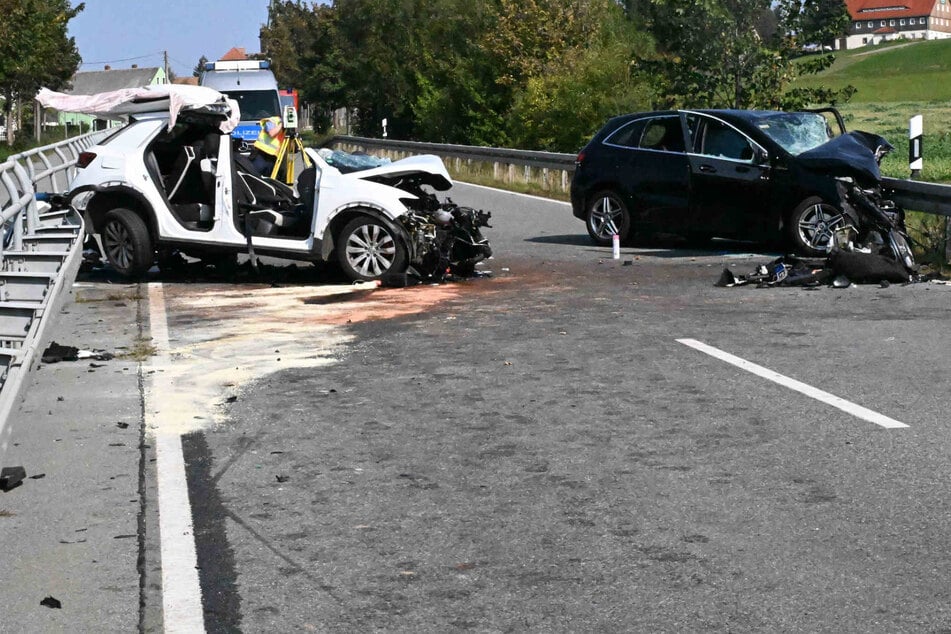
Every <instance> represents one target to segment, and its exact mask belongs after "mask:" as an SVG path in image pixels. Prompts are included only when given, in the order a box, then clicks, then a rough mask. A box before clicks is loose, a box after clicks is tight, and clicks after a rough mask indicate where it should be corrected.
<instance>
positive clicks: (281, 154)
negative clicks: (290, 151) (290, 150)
mask: <svg viewBox="0 0 951 634" xmlns="http://www.w3.org/2000/svg"><path fill="white" fill-rule="evenodd" d="M286 158H287V139H284V140H283V141H281V149H279V150H278V151H277V160H276V161H274V169H272V170H271V178H277V174H278V171H279V170H280V169H281V163H283V162H284V160H285V159H286Z"/></svg>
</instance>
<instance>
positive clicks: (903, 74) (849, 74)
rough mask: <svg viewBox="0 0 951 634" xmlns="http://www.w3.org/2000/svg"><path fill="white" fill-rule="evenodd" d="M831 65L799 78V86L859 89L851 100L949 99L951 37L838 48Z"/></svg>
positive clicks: (925, 100) (950, 95)
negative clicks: (849, 86) (822, 70)
mask: <svg viewBox="0 0 951 634" xmlns="http://www.w3.org/2000/svg"><path fill="white" fill-rule="evenodd" d="M835 55H836V61H835V64H833V66H832V68H830V69H829V70H827V71H825V72H823V73H820V74H819V75H814V76H810V77H806V78H803V79H801V80H800V81H799V82H798V83H797V85H801V86H816V85H822V86H830V87H836V88H838V87H844V86H846V85H848V84H852V85H853V86H855V87H856V88H857V89H858V92H856V94H855V96H854V97H853V98H852V102H851V103H854V104H858V103H883V102H895V101H916V102H927V101H948V100H951V39H949V40H932V41H928V42H924V41H918V42H914V41H899V42H895V43H890V44H887V45H881V46H869V47H863V48H859V49H853V50H851V51H842V52H837V53H836V54H835Z"/></svg>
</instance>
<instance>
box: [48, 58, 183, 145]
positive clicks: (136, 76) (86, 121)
mask: <svg viewBox="0 0 951 634" xmlns="http://www.w3.org/2000/svg"><path fill="white" fill-rule="evenodd" d="M167 83H168V81H167V80H166V77H165V69H164V68H161V67H150V68H138V67H137V66H133V67H132V68H116V69H113V68H111V67H110V66H106V68H105V70H96V71H86V72H81V73H76V74H75V75H73V79H72V85H73V87H72V88H71V89H70V90H67V91H65V92H66V93H68V94H70V95H95V94H97V93H100V92H109V91H111V90H122V89H123V88H142V87H143V86H151V85H152V84H167ZM57 122H58V124H59V125H69V126H78V125H80V124H82V125H83V126H84V128H86V129H92V130H102V129H104V128H109V127H115V126H117V125H121V122H118V121H108V120H106V119H97V118H96V117H95V116H94V115H89V114H82V113H78V112H60V113H59V117H58V118H57Z"/></svg>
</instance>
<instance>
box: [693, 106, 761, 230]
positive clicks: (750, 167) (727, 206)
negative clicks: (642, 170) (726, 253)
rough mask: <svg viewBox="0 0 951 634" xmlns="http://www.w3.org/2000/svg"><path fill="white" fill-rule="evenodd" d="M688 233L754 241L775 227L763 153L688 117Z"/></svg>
mask: <svg viewBox="0 0 951 634" xmlns="http://www.w3.org/2000/svg"><path fill="white" fill-rule="evenodd" d="M686 122H687V128H688V130H689V135H690V139H691V143H692V148H691V149H692V151H691V152H690V153H689V158H690V191H691V195H690V225H691V226H690V227H689V231H690V232H691V233H694V234H698V235H704V234H705V235H711V236H723V237H735V238H740V239H756V238H761V237H763V236H764V235H768V233H767V232H769V231H770V230H771V229H772V230H773V231H775V229H776V228H775V227H773V228H770V227H768V226H767V224H768V223H769V218H770V213H769V207H770V202H769V201H770V189H769V166H768V165H767V164H765V161H763V160H762V159H763V157H764V156H765V152H764V151H763V150H762V149H761V148H760V146H759V145H758V144H757V143H755V142H754V141H753V140H751V139H750V138H749V137H748V136H747V135H745V134H743V133H742V132H740V131H739V130H738V129H737V128H735V127H733V126H732V125H729V124H727V123H726V122H724V121H722V120H720V119H718V118H715V117H712V116H708V115H704V114H698V113H688V114H687V115H686Z"/></svg>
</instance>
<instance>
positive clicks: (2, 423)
mask: <svg viewBox="0 0 951 634" xmlns="http://www.w3.org/2000/svg"><path fill="white" fill-rule="evenodd" d="M107 133H108V132H107V131H102V132H93V133H90V134H87V135H84V136H81V137H76V138H74V139H69V140H66V141H61V142H59V143H55V144H52V145H47V146H44V147H41V148H36V149H34V150H29V151H27V152H23V153H21V154H16V155H14V156H11V157H10V158H9V159H7V160H6V161H4V162H3V163H0V221H2V224H0V227H2V240H0V466H2V464H3V456H4V454H5V453H6V449H7V445H8V443H9V439H10V432H11V425H10V424H9V418H10V413H11V412H12V411H13V408H14V406H15V405H16V403H17V401H18V400H19V398H20V395H21V393H22V390H23V388H24V385H25V383H26V381H25V379H26V377H27V376H28V375H29V372H30V370H31V369H32V367H33V365H34V364H35V363H36V362H37V361H38V360H39V358H40V355H39V354H38V351H41V350H42V347H43V345H44V344H45V337H46V333H47V332H49V330H50V327H51V323H52V322H53V321H54V320H55V318H56V316H57V315H58V313H59V311H60V308H61V307H62V304H63V301H64V300H65V298H66V296H67V295H68V291H69V290H70V289H71V288H72V283H73V279H74V278H75V276H76V272H77V270H78V268H79V264H80V261H81V259H82V233H83V224H82V218H81V217H80V216H79V214H77V213H76V212H75V211H74V210H72V209H66V210H58V211H57V210H53V209H51V207H50V205H49V204H47V203H43V202H38V200H37V198H39V197H40V196H39V193H54V194H55V193H65V192H66V189H67V187H68V184H69V181H70V180H71V179H72V177H73V175H74V173H75V169H76V168H75V164H76V159H77V158H78V157H79V154H80V153H81V152H82V151H83V150H84V149H86V148H88V147H89V146H91V145H93V144H94V143H96V142H97V141H98V140H99V139H100V138H102V137H103V136H105V135H106V134H107Z"/></svg>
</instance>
